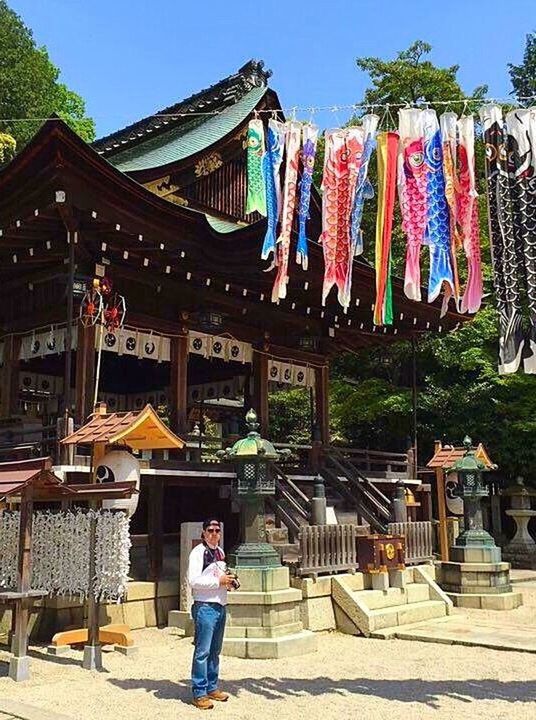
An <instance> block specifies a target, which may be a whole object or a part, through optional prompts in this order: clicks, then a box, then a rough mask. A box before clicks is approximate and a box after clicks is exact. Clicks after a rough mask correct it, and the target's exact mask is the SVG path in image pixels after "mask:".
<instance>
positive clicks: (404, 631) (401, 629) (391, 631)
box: [370, 615, 451, 640]
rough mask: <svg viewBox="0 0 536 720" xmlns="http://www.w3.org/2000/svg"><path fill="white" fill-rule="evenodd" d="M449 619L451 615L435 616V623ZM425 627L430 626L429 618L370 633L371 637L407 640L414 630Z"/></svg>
mask: <svg viewBox="0 0 536 720" xmlns="http://www.w3.org/2000/svg"><path fill="white" fill-rule="evenodd" d="M449 620H451V617H450V616H449V615H444V616H443V617H437V618H434V625H435V624H436V623H446V622H448V621H449ZM423 627H429V622H428V620H424V622H417V623H409V624H408V625H395V626H394V627H388V628H383V629H382V630H373V632H371V633H370V637H371V638H376V639H377V640H391V639H394V638H400V639H402V640H406V639H408V638H409V635H410V634H411V632H412V631H417V630H419V629H420V628H423Z"/></svg>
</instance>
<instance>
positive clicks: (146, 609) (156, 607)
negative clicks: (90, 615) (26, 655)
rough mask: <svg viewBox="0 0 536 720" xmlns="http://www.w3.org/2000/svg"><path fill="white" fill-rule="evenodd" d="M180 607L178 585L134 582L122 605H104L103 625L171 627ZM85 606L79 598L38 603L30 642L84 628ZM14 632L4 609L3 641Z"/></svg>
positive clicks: (0, 627)
mask: <svg viewBox="0 0 536 720" xmlns="http://www.w3.org/2000/svg"><path fill="white" fill-rule="evenodd" d="M177 607H178V595H177V581H176V580H164V581H161V582H159V583H152V582H130V583H129V584H128V590H127V597H126V600H125V602H122V603H119V604H118V603H109V604H106V605H101V607H100V616H99V621H100V624H101V625H109V624H111V623H119V624H126V625H128V626H129V627H130V629H131V630H139V629H141V628H145V627H157V626H164V625H166V624H167V619H168V614H169V612H170V610H174V609H175V608H177ZM85 617H87V610H86V608H85V606H84V605H83V604H82V603H80V602H79V601H78V600H77V598H75V597H73V598H70V597H53V598H45V599H43V600H40V601H38V602H36V603H35V607H34V609H33V611H32V614H31V617H30V621H29V632H30V639H31V640H33V641H38V642H50V640H51V639H52V636H53V635H54V634H55V633H57V632H60V631H62V630H71V629H74V628H81V627H84V618H85ZM10 629H11V610H10V609H8V608H6V607H5V606H3V607H1V608H0V637H3V638H4V639H6V638H7V634H8V632H9V631H10Z"/></svg>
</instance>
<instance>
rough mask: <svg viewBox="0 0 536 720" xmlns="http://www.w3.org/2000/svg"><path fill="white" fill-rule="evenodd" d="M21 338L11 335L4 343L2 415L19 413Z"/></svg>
mask: <svg viewBox="0 0 536 720" xmlns="http://www.w3.org/2000/svg"><path fill="white" fill-rule="evenodd" d="M20 345H21V338H20V337H18V336H16V335H10V336H9V337H7V338H6V340H5V345H4V365H3V367H2V369H1V371H0V378H1V386H0V417H12V416H13V415H18V414H19V413H18V399H19V355H20Z"/></svg>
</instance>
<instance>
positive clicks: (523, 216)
mask: <svg viewBox="0 0 536 720" xmlns="http://www.w3.org/2000/svg"><path fill="white" fill-rule="evenodd" d="M506 129H507V132H508V177H509V180H510V191H511V197H512V203H513V224H514V233H515V238H516V248H517V251H518V255H519V264H520V267H521V268H522V271H521V279H522V281H524V285H525V288H524V290H525V293H526V297H527V305H528V314H529V320H530V330H529V332H528V336H527V338H526V343H525V349H524V353H523V355H524V357H523V366H524V370H525V372H526V373H531V374H532V373H536V159H535V157H534V154H535V152H536V143H535V140H536V112H535V111H534V109H530V110H512V111H511V112H509V113H508V114H507V115H506Z"/></svg>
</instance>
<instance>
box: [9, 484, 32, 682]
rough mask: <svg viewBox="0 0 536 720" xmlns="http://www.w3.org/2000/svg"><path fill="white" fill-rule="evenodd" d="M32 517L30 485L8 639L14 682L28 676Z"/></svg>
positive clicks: (22, 506)
mask: <svg viewBox="0 0 536 720" xmlns="http://www.w3.org/2000/svg"><path fill="white" fill-rule="evenodd" d="M32 514H33V487H32V486H31V485H30V486H28V487H27V488H25V489H24V490H23V492H22V496H21V501H20V522H19V555H18V567H17V594H18V595H19V597H18V598H17V600H16V601H15V609H14V612H15V627H14V632H13V636H12V638H11V652H12V653H13V657H12V658H11V659H10V661H9V677H10V678H11V679H12V680H16V681H17V682H20V681H22V680H27V679H28V678H29V676H30V672H29V658H28V617H29V613H30V603H29V598H28V597H27V593H28V591H29V590H30V581H31V572H32ZM25 595H26V597H25Z"/></svg>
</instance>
